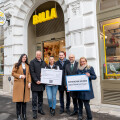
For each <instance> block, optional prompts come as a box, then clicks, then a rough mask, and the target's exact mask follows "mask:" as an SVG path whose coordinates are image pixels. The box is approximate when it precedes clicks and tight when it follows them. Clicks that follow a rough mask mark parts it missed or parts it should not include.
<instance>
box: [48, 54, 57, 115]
mask: <svg viewBox="0 0 120 120" xmlns="http://www.w3.org/2000/svg"><path fill="white" fill-rule="evenodd" d="M54 63H55V60H54V57H53V56H50V58H49V65H48V67H47V68H48V69H57V65H55V64H54ZM57 90H58V85H46V92H47V97H48V104H49V107H50V114H51V116H54V115H55V108H56V94H57Z"/></svg>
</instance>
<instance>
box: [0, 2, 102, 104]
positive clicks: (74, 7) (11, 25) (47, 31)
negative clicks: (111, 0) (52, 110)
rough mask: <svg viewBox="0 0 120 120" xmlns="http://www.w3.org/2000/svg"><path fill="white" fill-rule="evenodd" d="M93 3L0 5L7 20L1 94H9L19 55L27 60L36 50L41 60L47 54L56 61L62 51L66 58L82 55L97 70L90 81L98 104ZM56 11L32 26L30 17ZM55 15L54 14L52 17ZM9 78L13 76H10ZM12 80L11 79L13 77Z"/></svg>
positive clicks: (97, 63)
mask: <svg viewBox="0 0 120 120" xmlns="http://www.w3.org/2000/svg"><path fill="white" fill-rule="evenodd" d="M96 5H97V1H96V0H53V1H51V0H16V1H13V0H10V1H6V0H5V1H4V2H1V3H0V9H3V10H4V12H5V15H6V17H7V22H6V24H5V25H4V77H3V91H6V92H10V91H12V84H11V83H12V80H11V81H9V80H10V79H9V80H8V78H9V77H11V71H12V67H13V65H14V63H16V62H17V61H18V58H19V56H20V55H21V54H22V53H26V54H27V55H28V57H29V61H30V60H31V59H33V58H34V57H35V51H36V50H41V51H42V53H43V59H44V60H45V61H46V62H48V57H49V55H54V56H55V59H56V60H57V59H58V52H59V51H60V50H63V51H65V53H66V57H67V58H68V55H69V54H70V53H73V54H75V57H76V60H79V58H80V57H82V56H84V57H86V58H87V60H88V64H89V65H92V66H93V67H94V69H95V71H96V74H97V79H96V80H95V81H93V88H94V91H95V99H94V100H92V101H91V102H92V103H93V104H97V105H98V104H101V83H100V67H99V65H100V62H99V44H98V42H99V41H98V34H97V16H96ZM52 8H56V12H57V15H58V16H57V17H56V18H54V19H52V20H48V19H47V20H45V21H44V22H41V23H40V21H39V23H36V24H34V23H33V16H34V15H39V13H42V12H44V14H45V15H47V13H46V10H48V12H51V9H52ZM53 16H54V14H53ZM11 78H12V77H11ZM12 79H13V78H12Z"/></svg>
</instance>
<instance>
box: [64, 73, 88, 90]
mask: <svg viewBox="0 0 120 120" xmlns="http://www.w3.org/2000/svg"><path fill="white" fill-rule="evenodd" d="M66 83H67V91H90V83H89V78H88V76H87V75H70V76H66Z"/></svg>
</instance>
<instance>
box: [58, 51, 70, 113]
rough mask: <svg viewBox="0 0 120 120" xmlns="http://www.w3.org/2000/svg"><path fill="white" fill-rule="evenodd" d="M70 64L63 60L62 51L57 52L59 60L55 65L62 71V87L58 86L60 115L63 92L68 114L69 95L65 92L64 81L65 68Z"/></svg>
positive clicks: (62, 106) (62, 110)
mask: <svg viewBox="0 0 120 120" xmlns="http://www.w3.org/2000/svg"><path fill="white" fill-rule="evenodd" d="M68 63H70V62H69V60H67V59H66V58H65V53H64V52H63V51H60V52H59V60H58V61H57V62H56V65H57V66H59V69H60V70H62V85H60V86H59V94H60V114H62V113H64V91H66V112H67V113H68V114H70V93H69V92H67V90H66V79H65V67H66V65H67V64H68Z"/></svg>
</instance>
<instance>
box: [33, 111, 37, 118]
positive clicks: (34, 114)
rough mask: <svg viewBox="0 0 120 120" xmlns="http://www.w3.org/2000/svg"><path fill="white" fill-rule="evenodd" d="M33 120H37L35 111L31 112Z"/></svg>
mask: <svg viewBox="0 0 120 120" xmlns="http://www.w3.org/2000/svg"><path fill="white" fill-rule="evenodd" d="M33 119H37V111H33Z"/></svg>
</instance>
